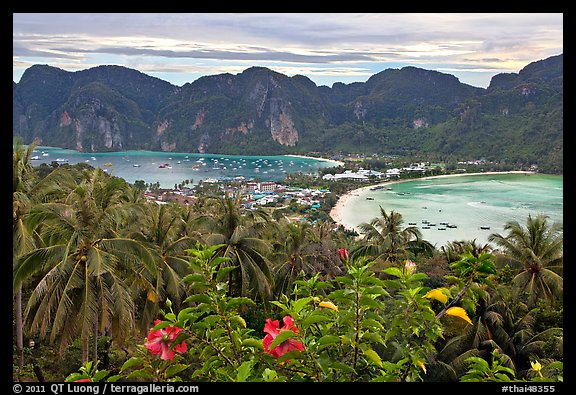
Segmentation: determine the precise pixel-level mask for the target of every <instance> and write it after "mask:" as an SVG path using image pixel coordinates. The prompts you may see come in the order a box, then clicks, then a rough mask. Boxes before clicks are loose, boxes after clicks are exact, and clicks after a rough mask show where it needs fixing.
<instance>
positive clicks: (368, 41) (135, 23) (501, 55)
mask: <svg viewBox="0 0 576 395" xmlns="http://www.w3.org/2000/svg"><path fill="white" fill-rule="evenodd" d="M561 53H563V14H561V13H520V14H513V13H503V14H498V13H485V14H476V13H464V14H459V13H439V14H435V13H424V14H415V13H399V14H392V13H368V14H360V13H358V14H353V13H338V14H331V13H322V14H317V13H311V14H306V13H283V14H263V13H240V14H233V13H215V14H214V13H200V14H186V13H175V14H163V13H136V14H121V13H81V14H73V13H65V14H56V13H54V14H52V13H40V14H33V13H15V14H13V58H12V59H13V78H14V81H15V82H18V81H19V80H20V77H21V76H22V73H23V72H24V70H25V69H27V68H28V67H30V66H31V65H33V64H49V65H51V66H55V67H59V68H62V69H64V70H68V71H78V70H83V69H87V68H90V67H94V66H99V65H103V64H114V65H122V66H126V67H130V68H134V69H137V70H139V71H141V72H143V73H146V74H148V75H152V76H155V77H158V78H161V79H163V80H165V81H168V82H171V83H172V84H174V85H178V86H182V85H184V84H185V83H186V82H192V81H194V80H196V79H198V78H199V77H201V76H203V75H213V74H220V73H232V74H237V73H240V72H242V71H243V70H245V69H246V68H248V67H251V66H264V67H268V68H270V69H273V70H275V71H278V72H280V73H283V74H286V75H289V76H292V75H295V74H302V75H306V76H307V77H309V78H310V79H311V80H312V81H314V82H315V83H316V84H317V85H328V86H332V84H333V83H334V82H336V81H340V82H344V83H351V82H355V81H361V82H362V81H366V80H367V79H368V78H369V77H370V76H371V75H373V74H376V73H378V72H380V71H382V70H385V69H388V68H401V67H404V66H416V67H421V68H424V69H429V70H436V71H439V72H443V73H448V74H452V75H454V76H456V77H457V78H458V79H459V80H460V81H461V82H463V83H466V84H470V85H473V86H478V87H487V86H488V84H489V83H490V79H491V78H492V76H494V75H495V74H498V73H509V72H513V73H517V72H518V71H520V69H522V68H523V67H524V66H526V65H527V64H528V63H530V62H533V61H537V60H540V59H544V58H547V57H549V56H553V55H558V54H561Z"/></svg>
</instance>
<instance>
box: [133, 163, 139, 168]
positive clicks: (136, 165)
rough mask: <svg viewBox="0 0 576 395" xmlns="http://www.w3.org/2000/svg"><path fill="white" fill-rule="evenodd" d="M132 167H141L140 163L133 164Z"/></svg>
mask: <svg viewBox="0 0 576 395" xmlns="http://www.w3.org/2000/svg"><path fill="white" fill-rule="evenodd" d="M132 167H140V165H139V164H138V163H134V164H132Z"/></svg>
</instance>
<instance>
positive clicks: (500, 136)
mask: <svg viewBox="0 0 576 395" xmlns="http://www.w3.org/2000/svg"><path fill="white" fill-rule="evenodd" d="M12 130H13V136H19V137H21V138H22V140H23V142H24V143H31V142H32V141H33V140H34V138H36V137H38V138H40V139H41V141H42V144H43V145H48V146H57V147H62V148H72V149H78V150H81V151H92V152H98V151H121V150H129V149H145V150H152V151H177V152H190V153H193V152H206V153H218V154H243V155H257V154H260V153H262V152H266V153H267V154H270V155H279V154H288V153H292V154H311V153H314V152H316V153H321V154H323V155H325V156H327V155H341V154H348V153H363V154H373V153H376V154H395V155H402V156H418V157H423V156H429V157H430V158H431V160H433V161H444V160H445V159H446V158H451V159H454V160H473V159H479V158H484V159H486V160H489V161H496V162H501V163H508V164H510V165H512V166H517V165H531V164H535V165H538V166H539V167H540V169H541V170H542V171H543V172H545V173H549V174H551V173H562V172H563V130H564V129H563V55H557V56H552V57H550V58H547V59H543V60H540V61H536V62H533V63H530V64H529V65H527V66H526V67H525V68H523V69H522V70H520V72H519V73H507V74H498V75H496V76H494V77H493V79H492V81H491V83H490V85H489V87H488V88H487V89H483V88H475V87H472V86H469V85H466V84H462V83H460V82H459V81H458V79H457V78H455V77H454V76H452V75H449V74H443V73H439V72H435V71H430V70H424V69H420V68H416V67H404V68H402V69H387V70H384V71H382V72H380V73H377V74H375V75H373V76H372V77H371V78H369V80H368V81H366V82H365V83H353V84H349V85H345V84H342V83H336V84H334V85H333V87H331V88H329V87H326V86H320V87H318V86H316V85H315V84H314V83H313V82H312V81H310V80H309V79H308V78H306V77H304V76H300V75H297V76H294V77H288V76H285V75H283V74H280V73H276V72H274V71H272V70H269V69H266V68H262V67H251V68H248V69H246V70H245V71H244V72H242V73H239V74H237V75H231V74H220V75H214V76H207V77H203V78H200V79H198V80H196V81H194V82H192V83H187V84H185V85H184V86H182V87H176V86H173V85H171V84H169V83H167V82H165V81H162V80H159V79H157V78H153V77H150V76H147V75H145V74H142V73H139V72H137V71H135V70H131V69H128V68H124V67H118V66H99V67H95V68H92V69H88V70H82V71H78V72H74V73H70V72H66V71H63V70H60V69H57V68H54V67H50V66H45V65H35V66H32V67H30V68H29V69H28V70H26V71H25V72H24V74H23V76H22V79H21V80H20V82H18V83H14V84H13V128H12Z"/></svg>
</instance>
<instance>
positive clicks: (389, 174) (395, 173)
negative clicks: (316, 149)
mask: <svg viewBox="0 0 576 395" xmlns="http://www.w3.org/2000/svg"><path fill="white" fill-rule="evenodd" d="M426 166H427V164H426V163H412V164H411V165H410V166H408V167H403V168H401V169H398V168H393V169H388V170H386V172H379V171H375V170H366V169H362V168H361V169H359V170H358V171H356V172H354V171H352V170H345V171H344V173H339V174H325V175H323V176H322V179H323V180H328V181H338V180H344V179H348V180H357V181H364V180H369V179H370V178H371V177H376V178H377V179H387V180H389V179H395V178H399V177H400V174H401V173H402V172H420V173H424V172H425V171H426Z"/></svg>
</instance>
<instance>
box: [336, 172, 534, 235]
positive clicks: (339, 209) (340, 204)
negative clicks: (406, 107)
mask: <svg viewBox="0 0 576 395" xmlns="http://www.w3.org/2000/svg"><path fill="white" fill-rule="evenodd" d="M491 174H528V175H530V174H538V173H535V172H533V171H523V170H512V171H487V172H483V173H456V174H441V175H439V176H428V177H421V178H410V179H405V180H394V181H386V182H382V183H379V184H373V185H367V186H364V187H361V188H357V189H353V190H351V191H349V192H347V193H345V194H344V195H342V196H340V198H339V199H338V201H337V202H336V204H335V205H334V207H332V210H330V217H332V219H333V220H334V222H336V224H338V225H342V226H343V227H344V228H348V227H347V226H346V224H344V223H343V221H342V214H343V212H344V210H345V208H346V204H347V203H348V201H349V200H350V199H351V198H352V197H353V196H355V195H359V194H361V193H363V192H365V191H369V190H370V188H374V187H376V186H385V185H393V184H399V183H401V182H407V181H418V180H428V179H432V178H447V177H461V176H478V175H491Z"/></svg>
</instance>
